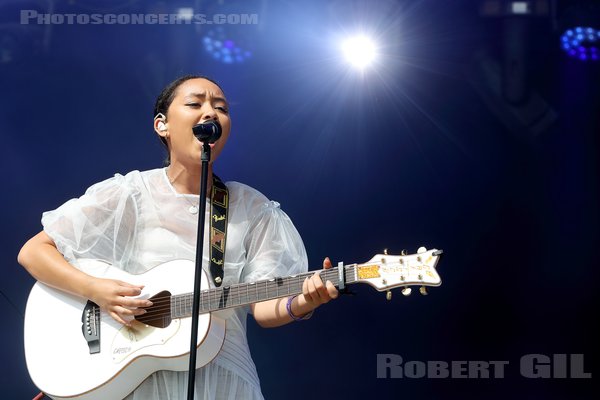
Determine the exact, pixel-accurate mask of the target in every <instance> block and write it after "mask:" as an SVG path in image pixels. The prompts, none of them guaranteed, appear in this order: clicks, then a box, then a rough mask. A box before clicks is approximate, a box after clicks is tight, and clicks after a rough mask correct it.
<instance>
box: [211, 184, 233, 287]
mask: <svg viewBox="0 0 600 400" xmlns="http://www.w3.org/2000/svg"><path fill="white" fill-rule="evenodd" d="M210 198H211V201H210V273H211V275H212V279H213V282H214V284H215V286H217V287H218V286H221V284H222V283H223V273H224V268H225V266H224V265H225V243H226V238H227V209H228V207H229V191H228V190H227V186H225V184H224V183H223V181H222V180H221V179H220V178H219V177H218V176H216V175H214V174H213V185H212V193H211V196H210Z"/></svg>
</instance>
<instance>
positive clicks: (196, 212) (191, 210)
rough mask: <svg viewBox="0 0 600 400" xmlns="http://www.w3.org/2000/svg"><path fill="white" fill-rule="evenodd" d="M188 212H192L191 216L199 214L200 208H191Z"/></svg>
mask: <svg viewBox="0 0 600 400" xmlns="http://www.w3.org/2000/svg"><path fill="white" fill-rule="evenodd" d="M188 211H189V212H190V214H194V215H195V214H198V207H196V206H190V208H188Z"/></svg>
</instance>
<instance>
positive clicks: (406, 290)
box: [402, 286, 412, 296]
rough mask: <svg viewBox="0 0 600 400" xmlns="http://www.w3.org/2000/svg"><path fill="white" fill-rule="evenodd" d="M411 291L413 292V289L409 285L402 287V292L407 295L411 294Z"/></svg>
mask: <svg viewBox="0 0 600 400" xmlns="http://www.w3.org/2000/svg"><path fill="white" fill-rule="evenodd" d="M411 293H412V289H411V288H409V287H408V286H404V288H403V289H402V294H403V295H405V296H410V294H411Z"/></svg>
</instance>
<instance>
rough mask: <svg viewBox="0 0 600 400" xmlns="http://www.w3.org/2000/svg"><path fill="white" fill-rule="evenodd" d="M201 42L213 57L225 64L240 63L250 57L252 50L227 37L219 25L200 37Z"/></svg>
mask: <svg viewBox="0 0 600 400" xmlns="http://www.w3.org/2000/svg"><path fill="white" fill-rule="evenodd" d="M202 44H203V45H204V50H205V51H206V52H207V53H208V54H210V55H211V56H212V57H213V59H215V60H218V61H221V62H223V63H225V64H240V63H243V62H244V61H246V60H247V59H249V58H250V57H252V52H250V51H249V50H246V49H243V48H242V47H240V45H239V44H238V43H236V42H235V41H234V40H232V39H230V38H228V37H227V36H226V34H225V30H224V29H223V28H221V27H218V28H216V29H211V30H209V31H208V32H207V33H206V35H205V36H204V37H203V38H202Z"/></svg>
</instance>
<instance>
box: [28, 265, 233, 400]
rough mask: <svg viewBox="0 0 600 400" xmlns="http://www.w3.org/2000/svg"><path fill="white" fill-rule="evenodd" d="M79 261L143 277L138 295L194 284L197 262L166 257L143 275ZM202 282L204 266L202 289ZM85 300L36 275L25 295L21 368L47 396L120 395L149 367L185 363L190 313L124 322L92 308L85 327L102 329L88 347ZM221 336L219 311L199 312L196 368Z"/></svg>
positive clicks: (106, 274)
mask: <svg viewBox="0 0 600 400" xmlns="http://www.w3.org/2000/svg"><path fill="white" fill-rule="evenodd" d="M80 268H81V269H82V270H83V271H84V272H86V273H88V274H90V275H93V276H96V277H101V278H111V279H119V280H123V281H125V282H129V283H134V284H143V285H145V287H144V290H143V293H142V296H140V297H141V298H146V297H148V296H147V295H146V294H148V295H154V294H156V293H159V292H162V291H165V290H166V291H169V292H170V293H171V294H173V295H176V294H180V293H187V292H191V291H193V282H194V269H195V268H194V263H193V262H191V261H187V260H175V261H170V262H167V263H165V264H161V265H159V266H157V267H155V268H153V269H151V270H150V271H148V272H146V273H144V274H142V275H131V274H128V273H127V272H124V271H122V270H120V269H118V268H115V267H113V266H111V265H110V264H107V263H104V262H101V261H95V260H81V262H80ZM207 287H208V278H207V277H206V274H205V273H204V272H203V277H202V289H203V290H204V289H206V288H207ZM86 305H88V302H87V300H84V299H81V298H79V297H77V296H73V295H70V294H67V293H64V292H62V291H60V290H57V289H54V288H51V287H49V286H47V285H45V284H43V283H39V282H38V283H36V284H35V285H34V287H33V289H32V290H31V293H30V295H29V299H28V301H27V309H26V313H25V337H24V340H25V358H26V361H27V368H28V370H29V373H30V375H31V378H32V380H33V382H34V384H35V385H36V386H37V387H38V388H39V389H40V390H42V391H43V392H44V393H46V394H47V395H48V396H50V397H51V398H53V399H82V400H93V399H122V398H123V397H125V396H126V395H127V394H129V393H130V392H131V391H132V390H133V389H134V388H135V387H137V386H138V385H139V384H140V383H141V382H142V381H143V380H144V379H145V378H146V377H148V376H149V375H150V374H152V373H153V372H155V371H158V370H163V369H166V370H174V371H187V369H188V363H189V358H188V354H189V348H190V336H191V318H176V319H173V320H171V321H170V323H169V324H168V326H166V327H164V328H156V327H153V326H149V325H146V324H144V323H142V322H139V321H133V322H132V326H131V327H127V326H123V325H121V324H119V323H118V322H116V321H115V320H113V319H112V317H110V316H109V315H108V314H107V313H105V312H101V313H100V315H99V317H98V318H94V315H91V319H92V327H91V330H93V331H94V332H96V330H97V328H99V337H100V340H99V343H97V344H96V346H97V347H96V349H95V350H94V353H93V354H91V351H92V347H93V346H90V345H89V343H88V341H86V338H85V337H84V333H83V332H82V316H83V318H84V320H85V318H86V316H85V311H84V310H85V309H86ZM92 314H93V312H92ZM96 321H97V322H98V323H99V325H98V326H96V325H95V322H96ZM84 326H89V324H88V325H85V324H84ZM85 329H87V328H84V330H85ZM224 338H225V320H224V319H222V318H220V317H218V316H215V314H214V313H213V314H212V315H211V314H210V313H207V314H202V315H200V319H199V324H198V350H197V361H196V366H197V368H198V367H201V366H203V365H206V364H207V363H209V362H210V361H211V360H212V359H213V358H214V357H215V356H216V355H217V353H218V352H219V351H220V349H221V347H222V345H223V340H224ZM98 350H99V351H98Z"/></svg>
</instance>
